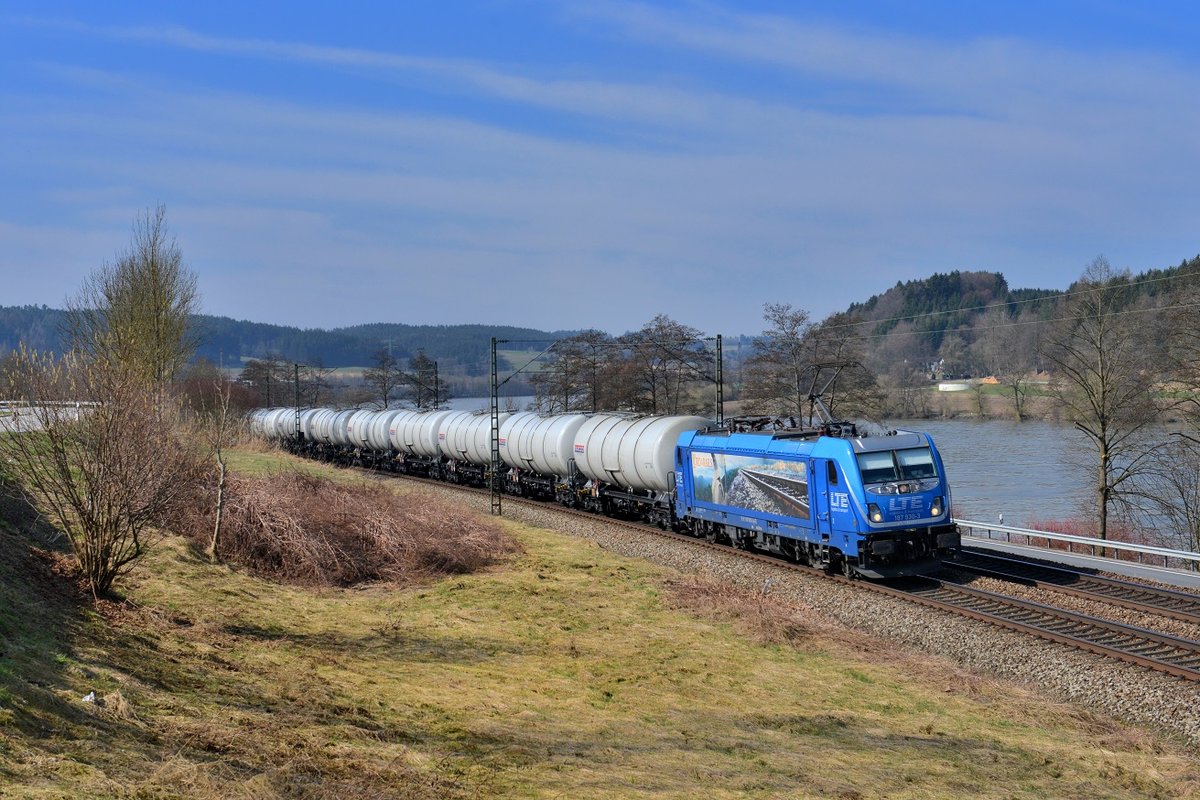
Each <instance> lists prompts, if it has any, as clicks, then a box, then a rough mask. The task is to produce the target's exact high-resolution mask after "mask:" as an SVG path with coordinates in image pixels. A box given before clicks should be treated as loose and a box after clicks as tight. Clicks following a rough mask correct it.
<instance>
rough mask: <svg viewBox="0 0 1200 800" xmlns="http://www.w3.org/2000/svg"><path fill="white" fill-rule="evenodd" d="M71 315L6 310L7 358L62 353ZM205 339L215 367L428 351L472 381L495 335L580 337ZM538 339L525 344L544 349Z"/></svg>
mask: <svg viewBox="0 0 1200 800" xmlns="http://www.w3.org/2000/svg"><path fill="white" fill-rule="evenodd" d="M64 316H65V312H63V311H62V310H60V309H56V308H48V307H46V306H8V307H4V306H0V356H2V355H3V354H4V353H6V352H8V351H9V350H15V349H16V348H17V347H18V346H19V345H20V344H21V343H24V344H25V346H26V347H29V348H31V349H34V350H38V351H54V352H61V349H62V348H61V339H60V331H61V330H62V325H63V321H64ZM194 324H195V327H196V331H197V333H198V334H199V338H200V347H199V349H198V350H197V356H199V357H201V358H206V359H208V360H209V361H212V362H213V363H214V364H224V365H225V366H227V367H230V366H237V365H238V364H240V363H241V362H242V361H244V360H245V359H248V358H263V357H265V356H268V355H271V354H278V355H279V356H281V357H282V358H283V359H284V360H286V361H299V362H302V363H305V364H312V365H321V366H325V367H346V366H365V365H368V364H370V363H372V354H373V353H375V352H377V351H378V350H379V349H380V348H382V347H390V348H391V351H392V354H393V355H394V356H396V358H398V359H400V360H401V361H406V360H408V359H410V358H411V357H412V356H413V355H415V354H416V352H417V350H418V349H422V348H423V349H424V350H425V353H426V355H428V356H429V357H430V358H433V359H434V360H436V361H438V362H440V363H441V364H442V366H443V369H446V370H448V371H453V372H455V373H458V374H465V375H486V374H487V372H488V369H489V368H490V360H491V337H493V336H495V337H498V338H501V339H510V340H540V341H546V340H549V339H558V338H562V337H563V336H569V335H571V333H573V331H566V332H563V331H554V332H547V331H540V330H536V329H534V328H518V327H513V326H508V325H402V324H398V323H396V324H388V323H378V324H373V325H357V326H354V327H351V328H338V329H335V330H330V331H326V330H319V329H315V328H293V327H288V326H285V325H268V324H266V323H262V322H246V321H243V320H234V319H230V318H229V317H213V316H208V315H203V314H201V315H197V316H196V317H195V318H194ZM544 346H545V345H544V344H541V345H539V344H538V343H537V341H532V342H530V343H528V344H521V345H517V346H516V347H517V349H525V348H527V347H532V348H534V349H536V350H541V349H542V348H543V347H544Z"/></svg>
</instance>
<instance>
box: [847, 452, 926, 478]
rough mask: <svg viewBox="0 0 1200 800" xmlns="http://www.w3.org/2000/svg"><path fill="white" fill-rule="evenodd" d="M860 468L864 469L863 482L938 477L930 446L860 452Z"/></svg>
mask: <svg viewBox="0 0 1200 800" xmlns="http://www.w3.org/2000/svg"><path fill="white" fill-rule="evenodd" d="M858 468H859V469H860V470H862V478H863V483H889V482H891V481H901V480H921V479H923V478H935V477H937V471H936V470H935V469H934V466H933V454H932V453H930V452H929V448H928V447H911V448H908V449H906V450H882V451H880V452H877V453H859V454H858Z"/></svg>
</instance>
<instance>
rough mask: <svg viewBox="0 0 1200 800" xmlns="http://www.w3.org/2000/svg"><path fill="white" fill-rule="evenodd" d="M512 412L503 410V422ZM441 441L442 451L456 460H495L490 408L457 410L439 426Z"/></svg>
mask: <svg viewBox="0 0 1200 800" xmlns="http://www.w3.org/2000/svg"><path fill="white" fill-rule="evenodd" d="M510 416H511V413H510V412H507V411H502V412H500V416H499V418H498V421H499V423H500V424H501V425H503V423H504V422H505V420H507V419H508V418H509V417H510ZM438 445H439V446H440V447H441V450H442V455H444V456H445V457H446V458H449V459H451V460H454V461H466V462H468V463H471V464H474V465H476V466H488V465H490V464H491V463H492V415H491V412H488V411H453V412H451V413H450V415H449V416H448V417H446V418H445V419H444V420H443V421H442V424H441V428H440V429H439V430H438Z"/></svg>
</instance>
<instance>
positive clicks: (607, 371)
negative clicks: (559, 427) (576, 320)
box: [529, 330, 619, 413]
mask: <svg viewBox="0 0 1200 800" xmlns="http://www.w3.org/2000/svg"><path fill="white" fill-rule="evenodd" d="M618 356H619V352H618V349H617V347H616V346H615V345H614V343H613V340H612V337H610V336H609V335H608V334H606V333H602V332H601V331H597V330H590V331H584V332H583V333H581V334H577V335H575V336H572V337H570V338H567V339H561V340H559V341H557V342H555V343H554V347H553V349H552V350H551V352H550V355H549V357H548V358H547V361H546V364H545V365H544V367H543V368H542V369H541V370H539V371H537V372H534V373H533V374H532V375H531V376H530V378H529V384H530V385H531V386H532V387H533V391H534V404H535V406H536V407H537V408H538V409H539V410H541V411H545V412H547V413H557V412H567V411H600V410H603V409H615V408H618V407H619V405H618V404H617V401H616V400H615V399H614V397H613V391H612V390H613V389H614V388H615V386H616V381H615V380H614V379H613V375H612V372H613V365H614V358H615V357H618Z"/></svg>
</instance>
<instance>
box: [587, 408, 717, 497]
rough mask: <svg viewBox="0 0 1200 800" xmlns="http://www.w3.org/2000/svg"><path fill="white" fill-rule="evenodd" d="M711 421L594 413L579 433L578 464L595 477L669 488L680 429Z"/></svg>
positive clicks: (626, 484) (632, 485) (630, 486)
mask: <svg viewBox="0 0 1200 800" xmlns="http://www.w3.org/2000/svg"><path fill="white" fill-rule="evenodd" d="M707 425H709V421H708V420H706V419H705V418H704V417H686V416H649V417H638V416H631V415H627V414H596V415H595V416H593V417H591V418H589V419H588V420H586V421H585V422H584V423H583V424H582V425H581V426H579V429H578V431H577V432H576V433H575V437H574V448H573V451H574V457H575V464H576V466H577V467H578V469H579V471H580V472H581V473H583V474H584V475H585V476H587V477H588V478H590V479H591V480H594V481H603V482H604V483H611V484H615V485H617V486H620V487H622V488H625V489H632V490H635V491H646V492H669V491H671V489H672V488H674V487H673V485H672V480H671V478H672V476H673V474H674V472H675V445H676V443H677V442H678V441H679V435H680V434H681V433H683V432H684V431H692V430H698V429H701V428H704V427H706V426H707Z"/></svg>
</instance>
